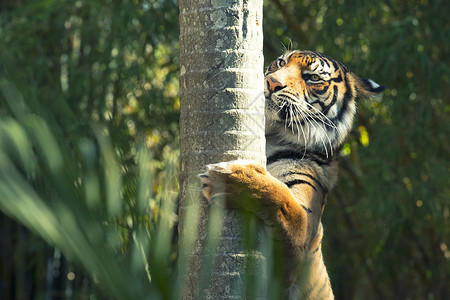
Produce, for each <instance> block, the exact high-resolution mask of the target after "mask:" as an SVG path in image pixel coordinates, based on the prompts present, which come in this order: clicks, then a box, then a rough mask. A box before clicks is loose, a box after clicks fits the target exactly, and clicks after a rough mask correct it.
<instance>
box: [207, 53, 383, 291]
mask: <svg viewBox="0 0 450 300" xmlns="http://www.w3.org/2000/svg"><path fill="white" fill-rule="evenodd" d="M264 80H265V87H264V97H265V113H264V115H265V138H266V167H264V166H262V165H258V164H257V163H255V162H252V161H243V160H235V161H230V162H221V163H218V164H211V165H208V166H206V171H205V173H203V174H200V175H199V177H200V179H201V188H202V193H203V195H204V196H205V197H206V198H207V199H208V200H209V201H214V199H219V198H220V197H222V199H224V200H223V201H224V205H225V206H226V207H227V208H231V209H244V210H247V211H250V212H252V213H253V214H255V215H256V216H257V217H259V218H260V219H262V220H263V222H264V223H265V224H266V225H267V226H269V227H271V228H272V230H273V236H274V240H275V241H276V243H277V245H279V249H281V250H280V252H279V253H278V255H280V256H281V257H282V262H281V266H278V268H279V269H280V270H281V274H282V278H281V281H282V283H281V284H282V288H283V291H284V297H285V299H334V295H333V291H332V288H331V284H330V279H329V276H328V273H327V270H326V267H325V264H324V260H323V256H322V247H321V245H322V237H323V227H322V223H321V218H322V214H323V211H324V208H325V204H326V202H327V194H328V193H329V191H330V190H331V189H332V188H333V186H334V185H335V183H336V181H337V174H338V157H339V153H340V151H341V150H342V147H343V144H344V141H345V139H346V137H347V135H348V134H349V132H350V130H351V128H352V123H353V119H354V116H355V114H356V105H357V103H358V101H359V100H360V99H364V98H374V99H380V98H381V97H382V93H383V91H384V90H385V87H384V86H381V85H379V84H377V83H376V82H375V81H373V80H371V79H364V78H360V77H358V76H357V75H355V74H354V73H352V72H351V71H350V69H349V68H348V67H347V66H345V65H344V64H343V63H341V62H338V61H336V60H334V59H332V58H329V57H328V56H326V55H324V54H322V53H319V52H315V51H305V50H303V51H302V50H295V51H289V52H286V53H284V54H283V55H281V56H280V57H278V58H277V59H276V60H275V61H273V62H272V63H271V64H270V65H269V67H268V68H267V70H266V72H265V74H264Z"/></svg>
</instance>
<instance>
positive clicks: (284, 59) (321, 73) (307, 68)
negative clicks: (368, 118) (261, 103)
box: [264, 51, 385, 156]
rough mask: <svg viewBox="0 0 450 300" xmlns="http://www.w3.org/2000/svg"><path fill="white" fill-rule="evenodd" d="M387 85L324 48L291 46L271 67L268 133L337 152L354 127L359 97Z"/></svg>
mask: <svg viewBox="0 0 450 300" xmlns="http://www.w3.org/2000/svg"><path fill="white" fill-rule="evenodd" d="M384 89H385V87H384V86H380V85H378V84H377V83H375V82H374V81H372V80H370V79H362V78H359V77H358V76H356V75H355V74H353V73H352V72H351V71H350V69H349V68H347V67H346V66H345V65H343V64H342V63H340V62H338V61H335V60H333V59H331V58H329V57H327V56H325V55H324V54H321V53H318V52H313V51H291V52H287V53H285V54H284V55H282V56H280V57H279V58H278V59H276V60H275V61H274V62H272V64H270V66H269V67H268V68H267V71H266V73H265V90H264V96H265V98H266V113H265V115H266V135H267V136H268V137H269V136H273V135H275V136H276V137H277V139H281V141H280V142H282V143H283V142H285V143H295V144H298V145H300V146H301V147H303V148H304V149H305V150H307V151H308V150H311V151H319V152H323V153H326V154H327V156H328V155H329V154H333V153H336V151H337V150H338V149H340V147H341V146H342V144H343V142H344V139H345V138H346V136H347V134H348V132H349V131H350V129H351V126H352V122H353V117H354V115H355V112H356V102H357V100H358V99H361V98H372V97H381V94H382V92H383V91H384Z"/></svg>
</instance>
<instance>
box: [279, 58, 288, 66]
mask: <svg viewBox="0 0 450 300" xmlns="http://www.w3.org/2000/svg"><path fill="white" fill-rule="evenodd" d="M285 64H286V61H284V60H283V59H281V58H280V59H278V60H277V65H278V67H279V68H281V67H283V66H284V65H285Z"/></svg>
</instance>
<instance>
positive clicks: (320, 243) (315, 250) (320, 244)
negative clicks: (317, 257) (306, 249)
mask: <svg viewBox="0 0 450 300" xmlns="http://www.w3.org/2000/svg"><path fill="white" fill-rule="evenodd" d="M322 240H323V239H321V240H320V242H319V245H318V246H317V248H316V249H314V251H313V253H312V254H316V253H317V251H319V249H320V247H321V246H322Z"/></svg>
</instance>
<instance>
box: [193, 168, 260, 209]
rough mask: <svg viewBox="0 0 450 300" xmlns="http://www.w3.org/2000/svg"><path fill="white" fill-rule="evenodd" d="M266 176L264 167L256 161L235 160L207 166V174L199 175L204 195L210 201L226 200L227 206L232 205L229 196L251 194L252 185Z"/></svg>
mask: <svg viewBox="0 0 450 300" xmlns="http://www.w3.org/2000/svg"><path fill="white" fill-rule="evenodd" d="M261 174H266V170H265V169H264V167H262V166H260V165H258V164H257V163H256V162H254V161H248V160H235V161H229V162H221V163H218V164H211V165H207V166H206V172H205V173H202V174H200V175H199V177H200V180H201V184H202V193H203V195H204V196H205V197H206V198H207V199H208V200H210V201H214V199H216V198H222V199H225V200H226V202H227V205H226V206H234V205H230V204H231V203H228V202H230V201H229V200H228V199H229V198H230V197H228V196H229V195H233V198H236V197H238V198H239V196H240V195H245V194H248V192H250V190H251V188H252V185H254V184H252V183H254V182H255V181H257V180H258V179H257V177H258V175H261Z"/></svg>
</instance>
